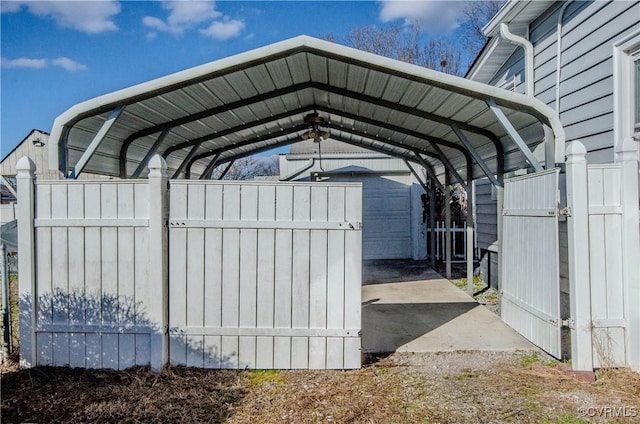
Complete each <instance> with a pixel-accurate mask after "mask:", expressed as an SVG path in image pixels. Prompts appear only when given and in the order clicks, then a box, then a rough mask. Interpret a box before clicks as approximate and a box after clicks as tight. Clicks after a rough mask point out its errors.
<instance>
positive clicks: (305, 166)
mask: <svg viewBox="0 0 640 424" xmlns="http://www.w3.org/2000/svg"><path fill="white" fill-rule="evenodd" d="M314 163H315V158H311V159H309V160H308V161H306V162H305V163H304V164H302V166H301V167H300V168H298V169H296V170H295V171H293V172H291V173H290V174H289V175H287V176H284V177H280V181H291V180H292V179H294V178H295V177H297V176H298V175H300V174H302V173H303V172H304V171H306V170H307V169H311V168H312V167H313V164H314Z"/></svg>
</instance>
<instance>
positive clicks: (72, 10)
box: [23, 0, 120, 34]
mask: <svg viewBox="0 0 640 424" xmlns="http://www.w3.org/2000/svg"><path fill="white" fill-rule="evenodd" d="M23 4H24V5H26V6H27V8H28V9H29V12H31V13H33V14H34V15H36V16H40V17H46V18H50V19H53V20H54V21H55V22H56V24H57V25H58V26H59V27H61V28H70V29H74V30H77V31H80V32H84V33H87V34H98V33H101V32H105V31H115V30H117V29H118V27H117V26H116V24H115V22H114V21H113V17H114V16H115V15H117V14H118V13H120V3H119V2H117V1H114V0H104V1H103V0H98V1H94V0H91V1H89V0H87V1H81V2H80V1H37V2H24V3H23Z"/></svg>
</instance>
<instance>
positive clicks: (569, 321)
mask: <svg viewBox="0 0 640 424" xmlns="http://www.w3.org/2000/svg"><path fill="white" fill-rule="evenodd" d="M575 324H576V322H575V321H574V319H573V318H567V319H563V320H562V326H563V327H564V328H570V329H572V330H575V328H576V325H575Z"/></svg>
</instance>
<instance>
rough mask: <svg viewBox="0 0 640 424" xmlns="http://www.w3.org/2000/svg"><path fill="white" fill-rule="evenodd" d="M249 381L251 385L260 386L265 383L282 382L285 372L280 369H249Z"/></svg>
mask: <svg viewBox="0 0 640 424" xmlns="http://www.w3.org/2000/svg"><path fill="white" fill-rule="evenodd" d="M247 382H248V385H249V386H250V387H260V386H262V385H263V384H265V383H273V384H281V383H283V382H284V374H283V372H282V371H280V370H255V371H253V370H252V371H247Z"/></svg>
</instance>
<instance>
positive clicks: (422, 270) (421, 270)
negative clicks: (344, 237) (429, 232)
mask: <svg viewBox="0 0 640 424" xmlns="http://www.w3.org/2000/svg"><path fill="white" fill-rule="evenodd" d="M439 278H442V276H441V275H440V274H438V273H437V272H436V271H434V270H433V269H431V268H430V267H429V265H427V261H424V260H423V261H414V260H407V259H385V260H368V261H362V285H364V286H366V285H369V284H383V283H401V282H406V281H418V280H434V279H439Z"/></svg>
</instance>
